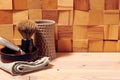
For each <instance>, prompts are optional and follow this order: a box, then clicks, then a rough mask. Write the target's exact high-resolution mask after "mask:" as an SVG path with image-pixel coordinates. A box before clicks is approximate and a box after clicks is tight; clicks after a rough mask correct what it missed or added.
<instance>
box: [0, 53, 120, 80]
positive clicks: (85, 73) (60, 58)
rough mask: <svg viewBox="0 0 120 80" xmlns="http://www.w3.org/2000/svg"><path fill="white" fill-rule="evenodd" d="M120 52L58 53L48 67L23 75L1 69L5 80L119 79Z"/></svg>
mask: <svg viewBox="0 0 120 80" xmlns="http://www.w3.org/2000/svg"><path fill="white" fill-rule="evenodd" d="M119 61H120V54H119V53H57V59H55V60H54V61H52V62H51V63H50V66H49V67H48V68H47V69H43V70H39V71H35V72H32V73H28V74H26V75H21V76H12V75H10V74H8V73H6V72H4V71H3V70H0V74H1V76H0V78H2V79H3V80H40V79H41V80H48V79H49V80H54V79H56V80H119V79H120V76H119V74H120V67H119ZM52 65H53V66H52Z"/></svg>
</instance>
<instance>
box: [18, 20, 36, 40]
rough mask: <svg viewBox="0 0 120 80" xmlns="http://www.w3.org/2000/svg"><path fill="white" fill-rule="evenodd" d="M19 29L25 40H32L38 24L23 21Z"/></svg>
mask: <svg viewBox="0 0 120 80" xmlns="http://www.w3.org/2000/svg"><path fill="white" fill-rule="evenodd" d="M17 27H18V31H19V32H20V33H21V35H22V36H23V38H24V39H31V36H32V35H33V33H34V32H35V31H36V24H35V23H34V22H33V21H30V20H25V21H21V22H20V23H19V24H18V26H17Z"/></svg>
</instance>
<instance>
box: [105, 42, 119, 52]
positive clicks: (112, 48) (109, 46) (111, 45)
mask: <svg viewBox="0 0 120 80" xmlns="http://www.w3.org/2000/svg"><path fill="white" fill-rule="evenodd" d="M116 51H117V41H104V52H116Z"/></svg>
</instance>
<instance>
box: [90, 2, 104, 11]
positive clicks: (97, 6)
mask: <svg viewBox="0 0 120 80" xmlns="http://www.w3.org/2000/svg"><path fill="white" fill-rule="evenodd" d="M104 1H105V0H90V9H91V10H104Z"/></svg>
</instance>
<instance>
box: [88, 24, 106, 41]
mask: <svg viewBox="0 0 120 80" xmlns="http://www.w3.org/2000/svg"><path fill="white" fill-rule="evenodd" d="M103 35H104V26H103V25H99V26H89V27H88V40H103Z"/></svg>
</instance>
